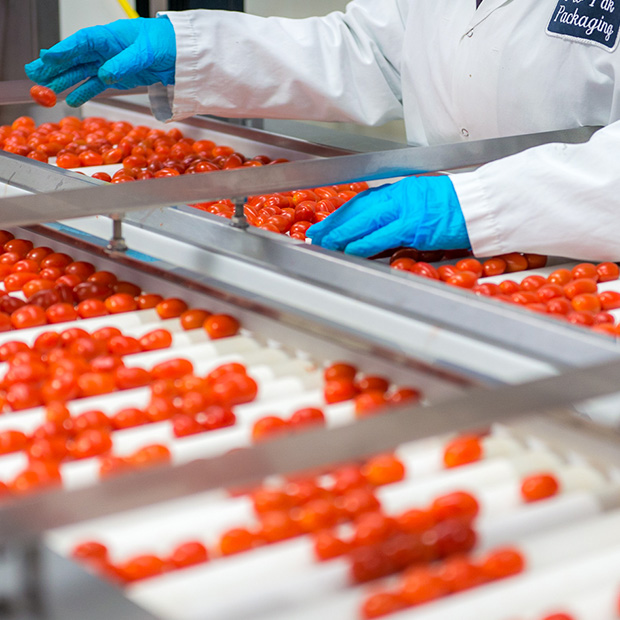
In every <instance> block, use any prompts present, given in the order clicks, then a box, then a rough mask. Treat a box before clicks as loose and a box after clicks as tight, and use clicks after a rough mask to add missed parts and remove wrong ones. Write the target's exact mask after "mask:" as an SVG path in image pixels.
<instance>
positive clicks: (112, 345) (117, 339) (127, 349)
mask: <svg viewBox="0 0 620 620" xmlns="http://www.w3.org/2000/svg"><path fill="white" fill-rule="evenodd" d="M108 351H109V352H110V353H113V354H114V355H132V354H134V353H140V352H142V346H141V345H140V342H139V340H138V339H137V338H134V337H133V336H113V337H112V338H110V340H108Z"/></svg>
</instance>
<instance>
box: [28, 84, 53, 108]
mask: <svg viewBox="0 0 620 620" xmlns="http://www.w3.org/2000/svg"><path fill="white" fill-rule="evenodd" d="M30 96H31V97H32V98H33V99H34V101H36V102H37V103H38V104H39V105H41V106H43V107H44V108H53V107H54V106H55V105H56V93H55V92H54V91H53V90H52V89H51V88H48V87H47V86H39V85H38V84H37V85H35V86H33V87H32V88H31V89H30Z"/></svg>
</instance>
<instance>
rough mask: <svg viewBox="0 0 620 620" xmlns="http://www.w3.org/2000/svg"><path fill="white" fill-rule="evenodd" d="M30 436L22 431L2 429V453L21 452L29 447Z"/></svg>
mask: <svg viewBox="0 0 620 620" xmlns="http://www.w3.org/2000/svg"><path fill="white" fill-rule="evenodd" d="M28 443H29V440H28V437H27V436H26V435H25V433H23V432H22V431H17V430H6V431H0V454H10V453H11V452H19V451H20V450H25V449H26V448H27V447H28Z"/></svg>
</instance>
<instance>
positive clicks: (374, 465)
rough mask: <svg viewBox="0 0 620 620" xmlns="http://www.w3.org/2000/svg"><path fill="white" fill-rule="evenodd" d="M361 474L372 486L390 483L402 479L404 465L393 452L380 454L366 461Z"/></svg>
mask: <svg viewBox="0 0 620 620" xmlns="http://www.w3.org/2000/svg"><path fill="white" fill-rule="evenodd" d="M362 475H363V476H364V478H366V482H368V483H369V484H372V485H373V486H381V485H384V484H391V483H392V482H398V481H400V480H403V479H404V477H405V466H404V465H403V464H402V463H401V461H399V460H398V459H397V458H396V457H395V456H394V455H393V454H380V455H378V456H374V457H372V458H371V459H369V460H368V461H367V462H366V464H365V465H364V466H363V467H362Z"/></svg>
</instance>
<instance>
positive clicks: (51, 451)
mask: <svg viewBox="0 0 620 620" xmlns="http://www.w3.org/2000/svg"><path fill="white" fill-rule="evenodd" d="M27 454H28V459H29V460H30V461H37V460H39V461H41V460H43V461H51V462H58V463H60V461H62V460H63V459H64V458H65V457H66V456H67V455H68V454H69V450H68V448H67V438H66V436H64V437H63V436H61V435H53V436H50V437H47V438H43V439H35V440H33V442H32V443H31V444H30V446H28V449H27Z"/></svg>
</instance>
